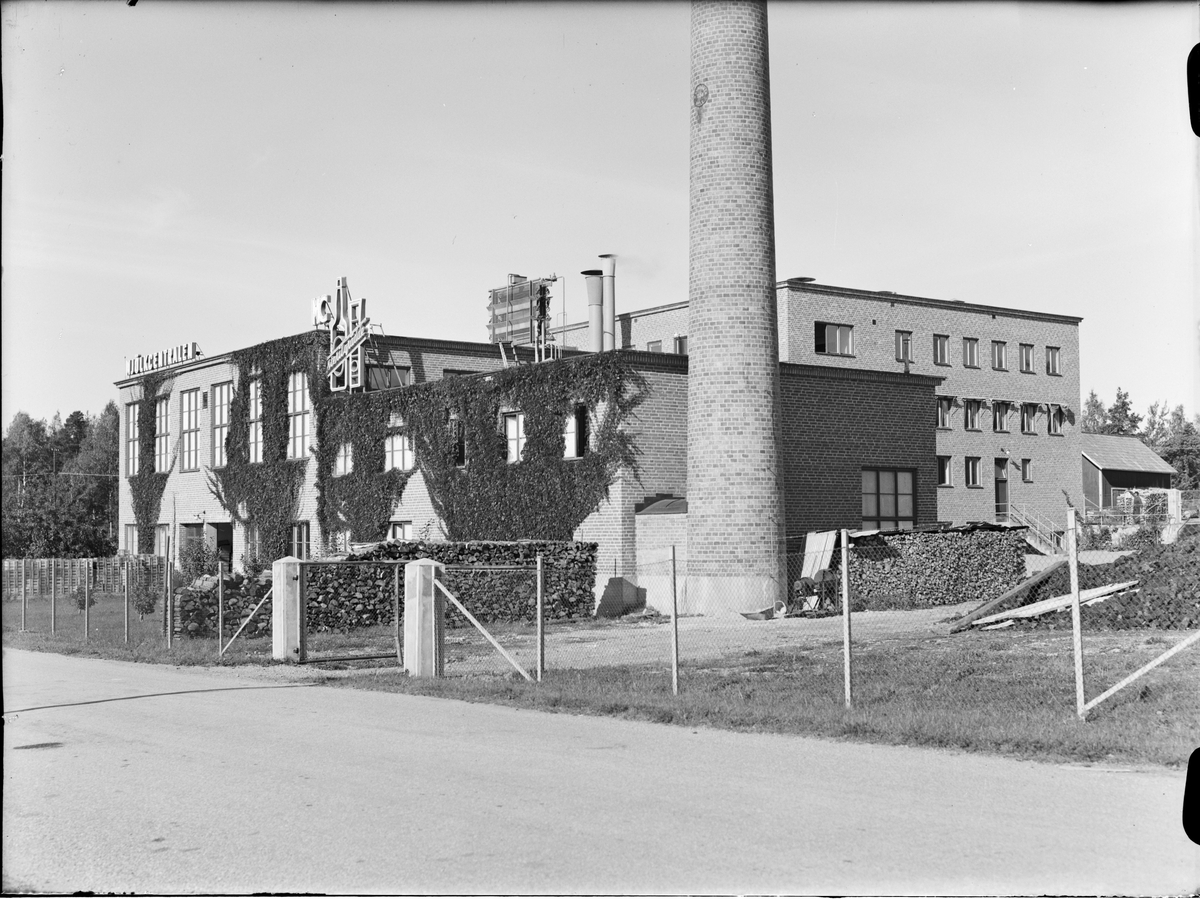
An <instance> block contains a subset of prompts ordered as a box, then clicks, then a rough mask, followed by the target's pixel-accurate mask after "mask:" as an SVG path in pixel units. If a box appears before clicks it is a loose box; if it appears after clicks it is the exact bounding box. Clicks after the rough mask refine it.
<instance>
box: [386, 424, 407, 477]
mask: <svg viewBox="0 0 1200 899" xmlns="http://www.w3.org/2000/svg"><path fill="white" fill-rule="evenodd" d="M383 453H384V460H385V463H386V464H385V466H384V467H385V469H386V470H387V471H412V469H413V465H414V462H415V459H414V457H413V448H412V437H410V436H409V435H408V434H402V433H395V434H388V435H387V439H386V442H385V443H384V445H383Z"/></svg>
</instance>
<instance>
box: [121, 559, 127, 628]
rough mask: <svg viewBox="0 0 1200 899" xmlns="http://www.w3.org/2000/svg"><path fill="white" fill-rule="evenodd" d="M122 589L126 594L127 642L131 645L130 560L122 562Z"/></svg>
mask: <svg viewBox="0 0 1200 899" xmlns="http://www.w3.org/2000/svg"><path fill="white" fill-rule="evenodd" d="M121 587H122V591H123V592H124V593H125V642H126V643H129V560H128V559H124V560H122V562H121Z"/></svg>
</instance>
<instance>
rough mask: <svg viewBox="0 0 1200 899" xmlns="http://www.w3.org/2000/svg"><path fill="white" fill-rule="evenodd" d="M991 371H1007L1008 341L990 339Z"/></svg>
mask: <svg viewBox="0 0 1200 899" xmlns="http://www.w3.org/2000/svg"><path fill="white" fill-rule="evenodd" d="M992 371H1008V342H1007V341H1005V340H993V341H992Z"/></svg>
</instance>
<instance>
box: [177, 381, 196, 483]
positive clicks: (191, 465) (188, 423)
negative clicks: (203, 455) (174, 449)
mask: <svg viewBox="0 0 1200 899" xmlns="http://www.w3.org/2000/svg"><path fill="white" fill-rule="evenodd" d="M179 439H180V455H181V456H182V459H181V460H180V461H181V462H182V468H183V470H184V471H198V470H199V469H200V389H199V388H196V389H193V390H185V391H183V392H182V393H180V394H179Z"/></svg>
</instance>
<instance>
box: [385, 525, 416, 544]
mask: <svg viewBox="0 0 1200 899" xmlns="http://www.w3.org/2000/svg"><path fill="white" fill-rule="evenodd" d="M412 539H413V523H412V522H411V521H390V522H388V540H412Z"/></svg>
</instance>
